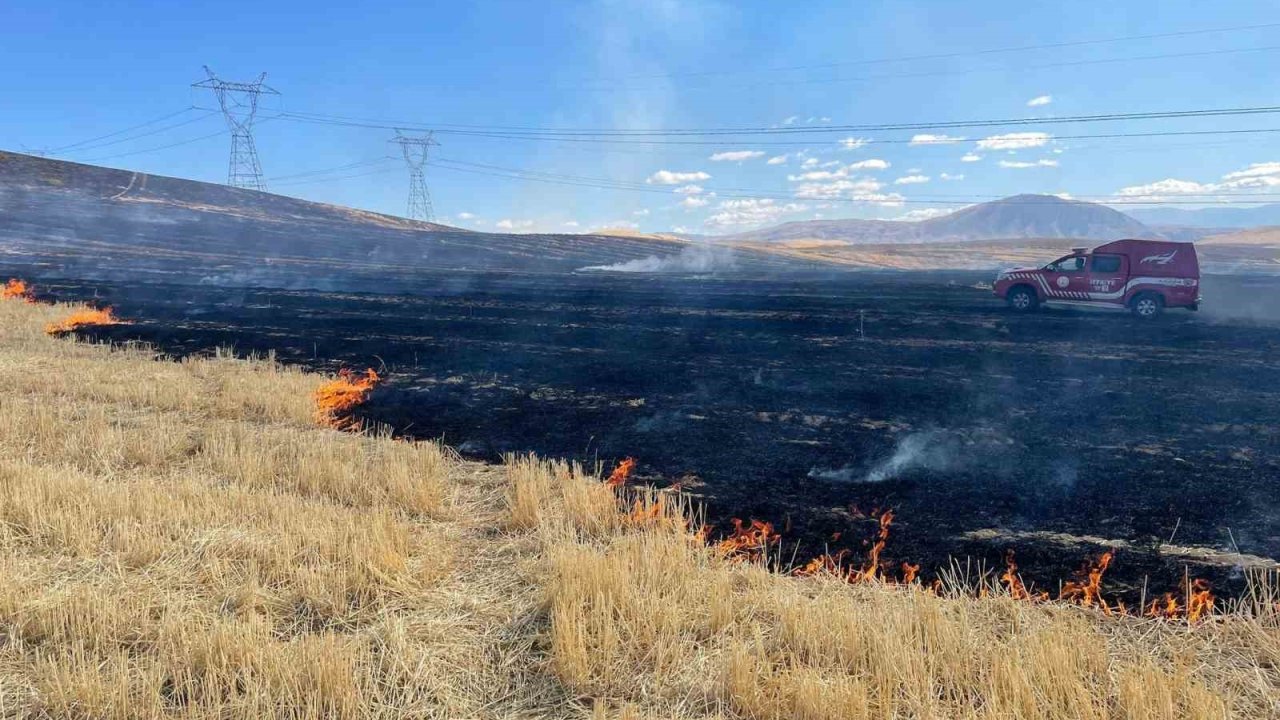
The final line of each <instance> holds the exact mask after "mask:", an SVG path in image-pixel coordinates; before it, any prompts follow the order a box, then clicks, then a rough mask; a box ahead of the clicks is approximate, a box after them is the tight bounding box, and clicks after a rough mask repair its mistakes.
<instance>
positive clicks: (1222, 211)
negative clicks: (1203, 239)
mask: <svg viewBox="0 0 1280 720" xmlns="http://www.w3.org/2000/svg"><path fill="white" fill-rule="evenodd" d="M1129 214H1130V215H1132V216H1133V217H1135V218H1138V219H1139V220H1141V221H1143V222H1145V223H1151V224H1159V225H1182V226H1187V227H1201V228H1249V227H1257V226H1259V225H1280V203H1269V204H1266V205H1258V206H1255V207H1207V208H1199V209H1196V210H1190V209H1186V208H1175V207H1155V208H1143V209H1138V210H1131V211H1129Z"/></svg>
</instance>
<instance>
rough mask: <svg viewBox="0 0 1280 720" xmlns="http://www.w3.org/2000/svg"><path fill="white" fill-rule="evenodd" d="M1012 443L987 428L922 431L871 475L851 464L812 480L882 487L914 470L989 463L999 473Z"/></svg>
mask: <svg viewBox="0 0 1280 720" xmlns="http://www.w3.org/2000/svg"><path fill="white" fill-rule="evenodd" d="M1011 442H1012V440H1010V439H1009V438H1007V437H1005V436H1003V435H1001V434H999V433H996V432H994V431H992V430H990V429H986V428H978V429H973V430H922V431H920V432H914V433H911V434H910V435H907V436H906V437H904V438H902V439H901V440H899V441H898V444H897V445H895V446H894V448H893V454H892V455H890V456H889V457H888V458H885V459H884V460H883V461H881V462H880V463H878V464H876V465H875V466H874V467H872V468H871V469H870V470H869V471H865V472H864V471H862V470H860V469H859V468H858V467H857V466H855V465H852V464H850V465H845V466H844V467H842V468H839V469H834V470H824V469H819V468H813V469H812V470H810V471H809V477H811V478H813V479H815V480H826V481H829V482H846V483H881V482H885V481H887V480H893V479H895V478H897V477H899V476H901V475H903V474H904V473H907V472H909V471H912V470H930V471H934V472H945V471H948V470H963V469H965V468H968V467H969V466H971V465H975V464H977V463H986V465H985V467H987V469H988V471H991V472H999V471H1001V467H1000V463H999V462H998V461H999V460H1001V459H1003V456H1004V455H1005V450H1007V446H1008V445H1009V444H1010V443H1011Z"/></svg>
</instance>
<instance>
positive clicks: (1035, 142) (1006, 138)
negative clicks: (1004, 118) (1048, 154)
mask: <svg viewBox="0 0 1280 720" xmlns="http://www.w3.org/2000/svg"><path fill="white" fill-rule="evenodd" d="M1050 139H1051V136H1050V135H1049V133H1042V132H1016V133H1007V134H1004V135H992V136H990V137H985V138H983V139H981V140H979V141H978V147H979V148H981V149H983V150H1023V149H1025V148H1033V147H1040V146H1041V145H1044V144H1045V143H1047V142H1049V140H1050Z"/></svg>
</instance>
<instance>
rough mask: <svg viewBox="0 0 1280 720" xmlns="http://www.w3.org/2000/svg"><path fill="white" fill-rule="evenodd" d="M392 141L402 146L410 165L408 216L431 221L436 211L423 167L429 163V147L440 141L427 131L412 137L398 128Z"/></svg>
mask: <svg viewBox="0 0 1280 720" xmlns="http://www.w3.org/2000/svg"><path fill="white" fill-rule="evenodd" d="M391 142H393V143H396V144H398V145H399V146H400V151H401V152H402V153H404V161H405V164H406V165H408V166H409V211H408V214H407V217H408V218H409V219H410V220H425V221H428V222H430V221H431V220H432V218H433V215H434V212H433V210H432V208H431V194H430V193H429V192H427V178H426V175H425V173H424V172H423V167H425V166H426V164H427V149H428V148H430V147H431V146H432V145H439V144H440V143H438V142H436V141H435V138H433V137H432V133H427V134H426V136H425V137H411V136H409V135H405V134H404V133H402V132H400V131H399V130H396V136H395V138H394V139H393V140H391Z"/></svg>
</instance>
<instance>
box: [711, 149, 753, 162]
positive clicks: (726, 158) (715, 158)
mask: <svg viewBox="0 0 1280 720" xmlns="http://www.w3.org/2000/svg"><path fill="white" fill-rule="evenodd" d="M758 157H764V151H763V150H729V151H727V152H718V153H716V154H714V155H712V156H711V157H710V158H709V159H710V160H711V162H742V161H743V160H754V159H756V158H758Z"/></svg>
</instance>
